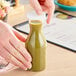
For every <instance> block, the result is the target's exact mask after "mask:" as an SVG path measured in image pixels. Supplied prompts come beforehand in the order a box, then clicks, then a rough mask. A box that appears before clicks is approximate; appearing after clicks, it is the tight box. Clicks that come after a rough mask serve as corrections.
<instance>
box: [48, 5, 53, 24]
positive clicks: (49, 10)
mask: <svg viewBox="0 0 76 76" xmlns="http://www.w3.org/2000/svg"><path fill="white" fill-rule="evenodd" d="M47 12H48V17H47V23H48V24H49V23H50V21H51V19H52V17H53V13H54V5H51V7H48V11H47Z"/></svg>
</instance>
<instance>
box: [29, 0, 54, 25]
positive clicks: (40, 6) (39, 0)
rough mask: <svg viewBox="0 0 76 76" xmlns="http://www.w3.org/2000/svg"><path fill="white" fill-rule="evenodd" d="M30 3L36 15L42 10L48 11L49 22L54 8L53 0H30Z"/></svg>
mask: <svg viewBox="0 0 76 76" xmlns="http://www.w3.org/2000/svg"><path fill="white" fill-rule="evenodd" d="M30 3H31V5H32V6H33V8H34V9H35V11H36V13H37V14H38V15H41V14H42V12H47V13H48V18H47V23H48V24H49V23H50V20H51V18H52V16H53V13H54V8H55V6H54V3H53V1H52V0H30Z"/></svg>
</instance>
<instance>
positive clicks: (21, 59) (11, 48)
mask: <svg viewBox="0 0 76 76" xmlns="http://www.w3.org/2000/svg"><path fill="white" fill-rule="evenodd" d="M5 49H6V50H7V51H8V52H9V53H10V54H11V55H12V56H14V57H15V58H16V59H17V60H18V61H19V62H21V63H22V64H23V65H24V66H25V67H26V68H31V63H30V62H27V61H26V59H25V58H24V57H23V56H22V55H21V54H20V53H19V51H18V50H17V49H15V48H14V46H13V45H12V44H11V43H10V44H8V46H6V48H5Z"/></svg>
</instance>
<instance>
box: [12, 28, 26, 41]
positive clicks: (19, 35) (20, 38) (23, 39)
mask: <svg viewBox="0 0 76 76" xmlns="http://www.w3.org/2000/svg"><path fill="white" fill-rule="evenodd" d="M12 31H13V33H14V34H15V36H16V37H17V38H18V39H19V40H20V41H22V42H25V41H26V40H25V36H23V35H22V34H21V33H19V32H18V31H16V30H15V29H12Z"/></svg>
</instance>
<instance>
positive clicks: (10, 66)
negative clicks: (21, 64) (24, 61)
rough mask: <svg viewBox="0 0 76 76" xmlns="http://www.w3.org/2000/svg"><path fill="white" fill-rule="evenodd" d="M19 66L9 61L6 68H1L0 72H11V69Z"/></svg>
mask: <svg viewBox="0 0 76 76" xmlns="http://www.w3.org/2000/svg"><path fill="white" fill-rule="evenodd" d="M17 68H18V67H16V66H14V65H13V64H11V63H9V64H8V65H7V66H6V67H5V68H3V69H0V73H3V74H4V73H6V72H9V71H12V70H14V69H17Z"/></svg>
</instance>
